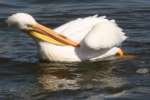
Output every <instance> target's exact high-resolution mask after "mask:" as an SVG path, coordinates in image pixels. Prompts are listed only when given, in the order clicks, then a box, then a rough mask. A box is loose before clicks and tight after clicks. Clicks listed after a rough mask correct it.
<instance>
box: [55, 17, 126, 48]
mask: <svg viewBox="0 0 150 100" xmlns="http://www.w3.org/2000/svg"><path fill="white" fill-rule="evenodd" d="M55 31H56V32H58V33H61V34H62V35H64V36H66V37H68V38H70V39H72V40H74V41H77V42H80V43H81V44H83V45H85V47H87V49H88V48H89V49H93V50H100V49H105V48H112V47H114V46H118V45H120V44H121V43H122V42H123V41H124V40H125V39H126V38H127V37H126V36H125V33H124V32H123V31H122V29H121V28H120V27H119V26H118V25H117V24H116V22H115V21H114V20H108V19H106V18H105V17H104V16H103V17H98V16H90V17H86V18H79V19H76V20H73V21H71V22H68V23H66V24H64V25H62V26H60V27H58V28H56V29H55Z"/></svg>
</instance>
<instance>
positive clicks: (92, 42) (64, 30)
mask: <svg viewBox="0 0 150 100" xmlns="http://www.w3.org/2000/svg"><path fill="white" fill-rule="evenodd" d="M9 23H10V22H9ZM18 23H21V22H18ZM54 31H55V32H57V33H59V34H61V35H64V36H66V37H67V38H70V39H71V40H73V41H76V42H79V43H80V47H72V46H59V45H54V44H51V43H47V42H44V41H38V43H39V50H40V54H41V58H43V59H46V60H50V61H64V62H74V61H84V60H96V59H102V58H105V57H109V56H112V55H115V54H116V53H117V51H118V47H117V46H119V45H121V43H122V42H123V41H124V40H125V39H126V38H127V37H126V36H125V33H124V32H123V31H122V29H121V28H120V27H119V26H118V25H117V24H116V22H115V21H114V20H108V19H106V18H105V16H102V17H98V16H97V15H95V16H90V17H85V18H78V19H76V20H73V21H70V22H68V23H66V24H64V25H61V26H60V27H58V28H56V29H54Z"/></svg>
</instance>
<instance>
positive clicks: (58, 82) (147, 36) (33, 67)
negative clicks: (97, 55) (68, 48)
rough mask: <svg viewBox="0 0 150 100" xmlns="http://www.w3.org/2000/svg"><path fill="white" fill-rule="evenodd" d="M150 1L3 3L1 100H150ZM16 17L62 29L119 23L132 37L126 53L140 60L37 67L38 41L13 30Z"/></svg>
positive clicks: (12, 0) (0, 5) (29, 0)
mask: <svg viewBox="0 0 150 100" xmlns="http://www.w3.org/2000/svg"><path fill="white" fill-rule="evenodd" d="M149 5H150V1H148V0H126V1H125V0H115V1H110V0H100V1H99V0H92V1H90V0H69V1H68V0H42V1H41V0H26V1H25V0H1V1H0V22H1V23H0V35H1V36H0V47H1V48H0V99H2V100H6V99H7V100H128V99H129V100H149V98H150V79H149V77H150V72H149V71H150V62H149V61H150V56H149V54H150V33H149V32H150V28H149V26H150V23H149V22H150V17H149V16H150V13H149V12H150V6H149ZM17 12H26V13H30V14H31V15H33V16H34V17H35V18H36V19H37V20H38V21H39V22H41V23H43V24H45V25H47V26H49V27H52V28H54V27H57V26H59V25H61V24H63V23H66V22H68V21H70V20H73V19H76V18H78V17H86V16H90V15H94V14H98V15H100V16H104V15H105V16H107V17H108V18H109V19H116V22H117V23H118V24H119V26H121V27H122V28H123V29H124V31H125V32H126V33H127V36H128V37H129V38H128V39H127V40H126V41H125V42H124V43H123V45H122V48H123V49H124V50H125V51H126V52H127V53H129V54H133V55H136V56H137V57H136V58H130V59H129V58H123V59H114V60H110V61H100V62H93V63H91V62H84V63H78V64H76V63H72V64H64V63H63V64H60V63H44V62H39V61H38V56H37V50H36V49H37V48H36V45H35V43H34V41H33V40H32V39H31V38H29V37H28V36H27V35H26V34H24V33H23V32H21V31H19V30H16V29H13V28H8V27H7V25H6V24H5V23H4V21H5V19H6V18H7V17H8V16H9V15H11V14H13V13H17Z"/></svg>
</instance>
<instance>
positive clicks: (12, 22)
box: [6, 13, 78, 47]
mask: <svg viewBox="0 0 150 100" xmlns="http://www.w3.org/2000/svg"><path fill="white" fill-rule="evenodd" d="M6 22H7V24H8V25H9V26H16V27H17V28H19V29H21V30H23V31H25V32H26V33H28V34H29V35H30V36H31V37H33V38H36V40H39V41H45V42H49V43H52V44H55V45H61V46H62V45H71V46H74V47H76V46H78V44H77V43H75V42H74V41H71V40H70V39H68V38H67V37H65V36H62V35H60V34H57V33H56V32H54V31H53V30H52V29H50V28H47V27H46V26H44V25H41V24H39V23H38V22H37V21H36V20H35V19H34V18H33V17H32V16H31V15H29V14H27V13H16V14H13V15H11V16H9V17H8V19H7V20H6Z"/></svg>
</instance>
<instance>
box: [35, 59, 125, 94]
mask: <svg viewBox="0 0 150 100" xmlns="http://www.w3.org/2000/svg"><path fill="white" fill-rule="evenodd" d="M114 64H115V63H114V62H111V61H104V62H94V63H91V62H90V63H78V64H58V63H40V64H38V65H39V66H38V67H37V70H38V76H39V77H38V80H39V83H40V84H41V85H42V87H43V88H44V89H46V90H50V91H57V90H64V89H71V90H76V89H93V88H101V89H104V88H108V89H110V88H120V87H121V86H122V85H124V84H125V83H126V80H125V79H122V78H121V77H118V76H115V73H114V72H113V69H115V68H116V67H117V65H116V66H115V65H114ZM109 87H110V88H109ZM116 92H117V91H116Z"/></svg>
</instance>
